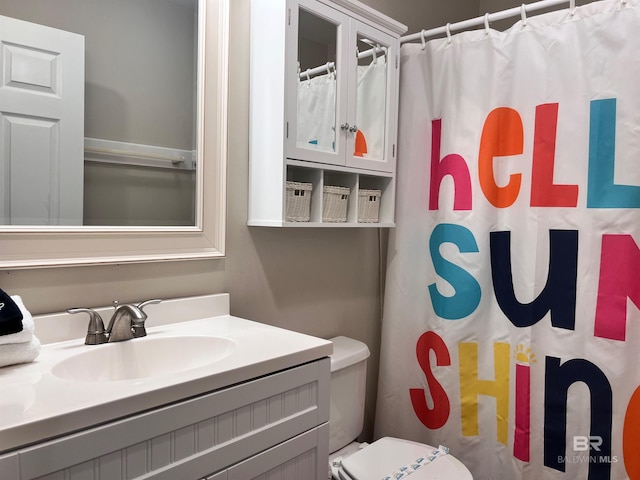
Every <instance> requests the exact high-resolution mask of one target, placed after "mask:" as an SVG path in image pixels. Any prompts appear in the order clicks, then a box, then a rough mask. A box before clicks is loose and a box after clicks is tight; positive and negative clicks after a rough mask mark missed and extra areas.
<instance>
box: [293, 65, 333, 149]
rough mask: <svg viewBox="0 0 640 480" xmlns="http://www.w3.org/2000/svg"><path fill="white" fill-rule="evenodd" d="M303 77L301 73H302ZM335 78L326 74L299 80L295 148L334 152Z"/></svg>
mask: <svg viewBox="0 0 640 480" xmlns="http://www.w3.org/2000/svg"><path fill="white" fill-rule="evenodd" d="M303 76H304V73H303ZM335 124H336V76H335V73H333V72H332V73H325V74H322V75H317V76H315V77H313V78H311V77H310V78H306V79H305V78H302V79H299V81H298V134H297V138H296V142H297V144H298V146H302V147H305V148H317V149H318V150H324V151H333V150H335V139H336V129H335Z"/></svg>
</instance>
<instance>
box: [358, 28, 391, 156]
mask: <svg viewBox="0 0 640 480" xmlns="http://www.w3.org/2000/svg"><path fill="white" fill-rule="evenodd" d="M387 53H388V48H387V47H386V46H384V45H382V44H380V43H379V42H376V41H375V40H374V39H372V38H367V37H366V36H364V35H363V34H361V33H358V36H357V50H356V54H357V58H358V59H357V86H356V125H357V127H358V131H357V132H356V138H355V148H354V156H356V157H364V158H371V159H377V160H383V159H384V148H385V144H384V140H385V122H386V118H387V115H386V108H387V107H386V101H387V96H386V92H387V63H388V62H387Z"/></svg>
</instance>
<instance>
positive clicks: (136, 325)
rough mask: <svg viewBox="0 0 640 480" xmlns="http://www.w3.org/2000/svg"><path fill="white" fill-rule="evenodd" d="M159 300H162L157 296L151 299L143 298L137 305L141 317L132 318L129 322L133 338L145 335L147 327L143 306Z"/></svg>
mask: <svg viewBox="0 0 640 480" xmlns="http://www.w3.org/2000/svg"><path fill="white" fill-rule="evenodd" d="M160 302H162V300H160V299H159V298H154V299H152V300H145V301H144V302H140V303H139V304H138V305H137V307H138V309H139V310H140V313H142V318H141V319H133V320H132V322H131V329H132V330H133V336H134V337H135V338H139V337H145V336H146V335H147V328H146V326H145V322H146V321H147V313H146V312H145V311H144V307H146V306H147V305H152V304H154V303H160Z"/></svg>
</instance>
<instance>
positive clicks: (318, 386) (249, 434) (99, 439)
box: [0, 357, 330, 480]
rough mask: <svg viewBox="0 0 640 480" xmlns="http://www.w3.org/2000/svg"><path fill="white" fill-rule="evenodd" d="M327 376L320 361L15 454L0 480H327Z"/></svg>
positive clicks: (0, 467)
mask: <svg viewBox="0 0 640 480" xmlns="http://www.w3.org/2000/svg"><path fill="white" fill-rule="evenodd" d="M329 369H330V366H329V359H328V358H326V357H325V358H323V359H320V360H316V361H313V362H310V363H306V364H303V365H300V366H297V367H294V368H290V369H286V370H283V371H280V372H276V373H273V374H271V375H267V376H261V377H259V378H257V379H254V380H250V381H246V382H243V383H240V384H237V385H234V386H231V387H228V388H223V389H220V390H215V391H212V392H210V393H206V394H203V395H199V396H196V397H194V398H190V399H188V400H183V401H180V402H177V403H174V404H171V405H168V406H164V407H161V408H156V409H152V410H150V411H147V412H144V413H139V414H135V415H132V416H130V417H127V418H123V419H120V420H117V421H113V422H109V423H106V424H104V425H100V426H97V427H93V428H90V429H86V430H82V431H79V432H77V433H74V434H70V435H66V436H62V437H60V438H56V439H53V440H49V441H46V442H43V443H38V444H35V445H33V446H30V447H26V448H25V447H23V448H21V449H19V450H17V451H14V452H11V453H8V454H5V455H4V456H3V455H0V472H2V474H1V475H0V477H2V478H11V479H15V480H31V479H47V480H58V479H60V480H63V479H65V480H81V479H82V480H99V479H102V480H104V479H109V480H125V479H126V480H133V479H139V480H142V479H146V480H151V479H153V480H176V479H180V480H202V479H208V480H213V479H215V480H221V479H224V480H240V479H242V480H250V479H258V478H267V476H268V478H270V479H280V480H296V479H297V480H300V479H301V478H304V479H309V480H312V479H325V478H326V475H327V468H328V463H327V462H328V460H327V459H328V448H329V428H328V427H329V425H328V423H327V422H328V420H329V375H330V373H329ZM265 475H267V476H265Z"/></svg>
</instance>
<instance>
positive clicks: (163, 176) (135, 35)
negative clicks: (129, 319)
mask: <svg viewBox="0 0 640 480" xmlns="http://www.w3.org/2000/svg"><path fill="white" fill-rule="evenodd" d="M198 14H199V9H198V0H136V1H130V0H108V1H105V0H0V15H2V16H3V17H6V18H5V19H4V20H3V23H2V24H0V26H2V28H0V41H1V42H2V48H3V52H2V55H0V58H2V59H3V62H2V67H3V78H5V79H6V83H5V82H3V83H4V84H2V85H0V112H2V113H1V114H0V116H1V117H2V118H0V137H1V138H3V140H4V143H5V148H4V149H0V182H1V186H2V189H3V192H4V195H2V196H1V197H2V199H0V224H2V225H24V226H40V225H60V226H80V225H84V226H157V227H163V226H171V227H175V226H195V225H196V211H197V210H196V207H197V205H196V203H197V200H198V199H197V198H196V185H197V175H198V174H199V173H198V167H199V166H200V165H199V164H198V161H197V159H198V153H199V152H198V150H197V141H198V139H197V134H196V133H197V128H196V127H197V121H196V120H197V107H198V104H199V101H198V88H197V79H198V75H197V72H198V62H197V61H198V58H199V56H198V39H199V35H198ZM14 20H18V21H14ZM20 21H26V22H30V24H25V23H23V22H20ZM31 24H36V25H31ZM38 26H42V28H38ZM54 102H55V103H56V104H55V105H53V106H51V104H53V103H54ZM52 109H53V111H52ZM83 146H84V147H83ZM82 149H83V150H84V153H83V152H82V151H81V150H82Z"/></svg>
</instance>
